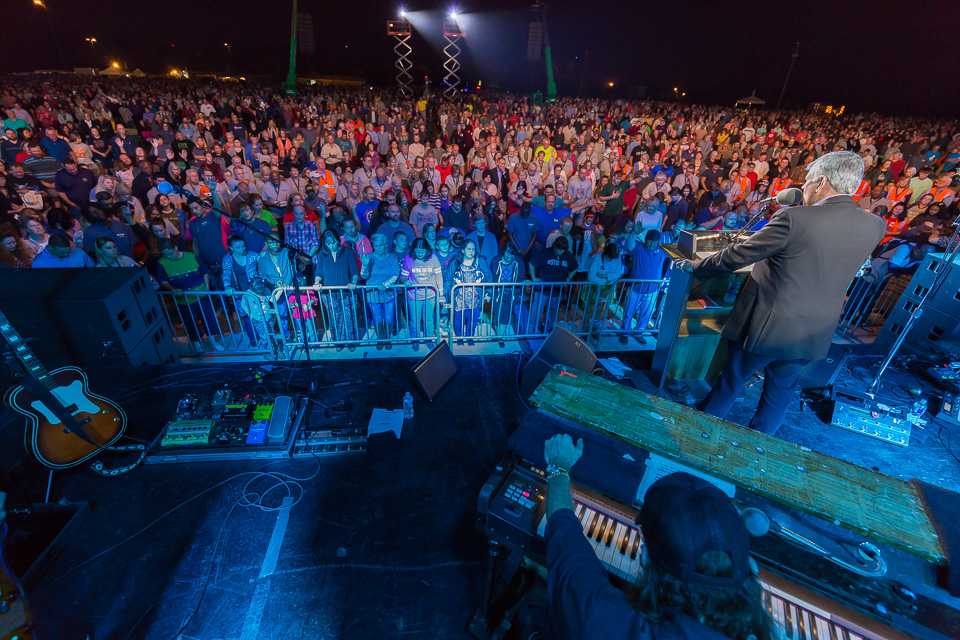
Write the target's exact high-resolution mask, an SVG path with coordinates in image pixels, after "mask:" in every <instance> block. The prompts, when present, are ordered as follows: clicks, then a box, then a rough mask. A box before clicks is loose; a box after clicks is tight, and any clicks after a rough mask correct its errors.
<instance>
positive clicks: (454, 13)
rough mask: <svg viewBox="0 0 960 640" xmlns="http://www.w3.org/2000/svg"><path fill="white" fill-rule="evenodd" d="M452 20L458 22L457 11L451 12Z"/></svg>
mask: <svg viewBox="0 0 960 640" xmlns="http://www.w3.org/2000/svg"><path fill="white" fill-rule="evenodd" d="M450 19H451V20H456V19H457V12H456V11H451V12H450Z"/></svg>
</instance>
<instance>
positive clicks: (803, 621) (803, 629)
mask: <svg viewBox="0 0 960 640" xmlns="http://www.w3.org/2000/svg"><path fill="white" fill-rule="evenodd" d="M797 611H798V613H799V614H800V615H799V616H797V622H799V623H800V625H799V626H800V634H799V635H800V638H802V639H803V640H810V636H809V635H807V629H809V628H810V626H809V625H808V621H809V616H810V613H809V612H808V611H804V610H803V609H798V610H797Z"/></svg>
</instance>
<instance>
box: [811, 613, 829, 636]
mask: <svg viewBox="0 0 960 640" xmlns="http://www.w3.org/2000/svg"><path fill="white" fill-rule="evenodd" d="M814 618H815V622H816V623H817V632H816V634H815V635H814V638H816V639H817V640H820V639H821V638H823V640H830V638H831V637H832V636H831V635H830V621H829V620H827V619H826V618H824V617H823V616H814Z"/></svg>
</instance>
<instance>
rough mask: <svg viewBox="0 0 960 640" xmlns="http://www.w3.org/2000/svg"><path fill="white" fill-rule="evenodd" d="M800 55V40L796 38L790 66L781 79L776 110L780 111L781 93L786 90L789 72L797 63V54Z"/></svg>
mask: <svg viewBox="0 0 960 640" xmlns="http://www.w3.org/2000/svg"><path fill="white" fill-rule="evenodd" d="M799 55H800V41H799V40H797V46H796V48H794V50H793V57H792V58H790V68H789V69H787V77H786V78H784V79H783V89H780V98H779V99H777V109H776V110H777V111H780V103H781V102H783V94H785V93H786V92H787V83H788V82H790V73H791V72H792V71H793V65H795V64H796V63H797V56H799Z"/></svg>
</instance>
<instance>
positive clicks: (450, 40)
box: [443, 13, 467, 100]
mask: <svg viewBox="0 0 960 640" xmlns="http://www.w3.org/2000/svg"><path fill="white" fill-rule="evenodd" d="M466 35H467V34H465V33H464V32H463V29H461V28H460V25H459V24H457V14H456V13H451V14H450V18H449V19H447V20H444V21H443V37H444V38H446V40H447V46H445V47H444V48H443V53H444V55H446V56H447V60H446V61H445V62H444V63H443V68H444V69H446V70H447V75H445V76H443V81H444V82H446V83H447V88H446V89H444V92H443V93H444V95H446V96H447V98H448V99H449V100H453V99H454V98H455V97H456V96H457V85H459V84H460V76H458V75H457V72H458V71H460V61H459V60H458V59H457V58H458V57H459V56H460V47H458V46H457V40H459V39H460V38H464V37H466Z"/></svg>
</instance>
